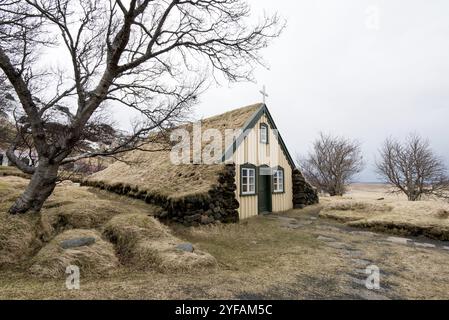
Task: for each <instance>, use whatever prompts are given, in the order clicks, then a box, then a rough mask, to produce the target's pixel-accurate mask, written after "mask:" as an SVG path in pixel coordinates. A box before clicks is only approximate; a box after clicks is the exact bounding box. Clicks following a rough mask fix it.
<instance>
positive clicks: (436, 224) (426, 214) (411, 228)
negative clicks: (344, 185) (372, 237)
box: [320, 193, 449, 240]
mask: <svg viewBox="0 0 449 320" xmlns="http://www.w3.org/2000/svg"><path fill="white" fill-rule="evenodd" d="M378 196H381V194H377V193H375V194H373V195H372V196H371V198H368V197H366V199H364V200H363V201H362V200H357V201H354V200H352V199H344V198H340V199H334V198H330V199H326V200H327V203H326V204H325V206H324V208H323V209H322V210H321V212H320V217H323V218H330V219H334V220H338V221H341V222H344V223H346V224H347V225H349V226H351V227H357V228H366V229H371V230H373V231H380V232H385V233H390V234H397V235H402V236H426V237H429V238H433V239H437V240H449V205H448V204H447V203H445V202H444V201H439V200H435V199H429V200H423V201H416V202H411V201H406V200H403V199H401V198H393V197H392V196H385V198H384V200H383V201H382V202H379V201H377V200H375V197H378ZM360 198H361V197H360Z"/></svg>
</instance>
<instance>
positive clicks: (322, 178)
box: [298, 133, 364, 196]
mask: <svg viewBox="0 0 449 320" xmlns="http://www.w3.org/2000/svg"><path fill="white" fill-rule="evenodd" d="M298 162H299V166H300V168H301V170H302V172H303V174H304V176H305V178H306V179H307V180H308V181H309V182H310V183H311V184H312V185H313V186H314V187H316V188H317V189H318V190H320V191H324V192H327V193H329V194H330V195H331V196H337V195H340V196H341V195H343V194H344V193H345V191H346V187H347V185H348V184H349V183H350V181H351V179H352V178H353V177H354V175H356V174H357V173H359V172H360V171H361V170H362V169H363V167H364V162H363V158H362V152H361V148H360V144H359V143H358V142H357V141H353V140H349V139H346V138H342V137H337V136H331V135H326V134H323V133H321V134H320V137H319V138H318V139H317V140H316V141H315V142H314V143H313V150H312V151H311V152H309V154H308V156H307V157H306V158H304V159H298Z"/></svg>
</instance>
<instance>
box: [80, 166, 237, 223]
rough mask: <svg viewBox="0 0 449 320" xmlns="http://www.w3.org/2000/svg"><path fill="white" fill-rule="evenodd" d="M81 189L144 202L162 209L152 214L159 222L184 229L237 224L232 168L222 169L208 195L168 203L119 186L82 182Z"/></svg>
mask: <svg viewBox="0 0 449 320" xmlns="http://www.w3.org/2000/svg"><path fill="white" fill-rule="evenodd" d="M81 185H84V186H92V187H96V188H100V189H104V190H108V191H111V192H114V193H117V194H121V195H126V196H128V197H132V198H136V199H140V200H144V201H145V202H147V203H150V204H154V205H157V206H160V207H162V210H161V211H160V212H158V213H157V214H156V217H157V218H159V219H160V220H165V221H174V222H178V223H182V224H184V225H186V226H196V225H200V224H210V223H214V222H216V221H220V222H224V223H231V222H237V221H238V220H239V214H238V211H237V209H238V208H239V203H238V201H237V199H236V198H235V190H236V189H237V186H236V184H235V165H233V164H230V165H226V166H225V168H224V170H223V172H221V173H220V174H219V175H218V181H217V183H216V184H215V185H214V186H213V187H212V188H211V190H209V192H208V194H199V195H192V196H187V197H184V198H181V199H168V198H166V197H163V196H160V195H153V194H151V193H148V192H144V191H139V190H138V189H133V188H131V187H129V186H124V185H121V184H118V185H114V186H108V185H105V184H104V183H102V182H92V181H88V180H85V181H82V182H81Z"/></svg>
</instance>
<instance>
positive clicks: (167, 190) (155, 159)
mask: <svg viewBox="0 0 449 320" xmlns="http://www.w3.org/2000/svg"><path fill="white" fill-rule="evenodd" d="M260 107H261V105H260V104H256V105H251V106H248V107H244V108H241V109H237V110H233V111H230V112H227V113H225V114H222V115H219V116H215V117H212V118H208V119H204V120H202V121H201V124H202V130H203V131H204V130H207V129H217V130H220V131H221V132H222V133H223V137H224V130H225V129H239V128H242V127H243V126H244V124H245V122H246V121H247V120H248V119H249V118H250V116H251V115H252V114H254V113H255V112H256V111H257V110H258V109H259V108H260ZM184 127H185V128H186V129H187V130H189V131H191V125H188V126H184ZM223 140H224V139H223ZM223 143H224V141H223ZM146 149H147V150H155V149H158V147H157V146H154V145H149V146H147V147H146ZM124 160H125V162H115V163H114V164H112V165H110V166H109V167H108V168H107V169H105V170H103V171H101V172H98V173H95V174H94V175H92V176H91V177H89V178H88V180H89V182H91V183H92V182H95V183H103V184H105V185H106V186H110V187H112V186H117V185H121V186H123V187H129V188H130V189H135V190H138V191H140V192H147V193H150V194H152V195H158V196H163V197H166V198H172V199H179V198H184V197H186V196H190V195H201V194H206V193H207V192H208V191H209V190H210V188H211V186H212V185H214V184H215V183H216V182H217V175H218V173H219V172H221V171H222V170H223V166H222V165H174V164H173V163H172V162H171V161H170V152H169V151H146V152H145V151H140V150H136V151H132V152H129V153H128V154H126V155H125V156H124Z"/></svg>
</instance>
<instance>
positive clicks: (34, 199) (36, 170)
mask: <svg viewBox="0 0 449 320" xmlns="http://www.w3.org/2000/svg"><path fill="white" fill-rule="evenodd" d="M249 14H250V9H249V6H248V5H247V4H246V3H245V2H244V1H242V0H193V1H192V0H170V1H169V0H129V1H126V2H124V1H121V0H109V1H108V0H76V1H74V0H39V1H37V0H20V1H18V0H0V68H1V70H2V71H3V73H4V75H5V76H6V77H7V79H8V81H9V83H10V85H11V86H12V87H13V89H14V92H15V95H16V97H17V101H19V102H20V106H21V110H19V111H21V113H19V117H18V118H20V119H23V120H24V121H23V122H22V123H21V124H20V127H21V129H20V131H21V132H28V133H29V134H30V135H31V137H32V142H33V147H34V148H35V150H36V152H37V154H38V157H39V160H38V164H37V165H36V166H34V167H33V166H27V165H24V164H23V163H21V162H20V161H19V159H17V157H16V156H15V155H14V149H15V148H16V144H14V143H13V144H12V145H11V148H9V150H8V157H9V158H10V160H11V162H12V163H13V164H14V165H15V166H17V167H18V168H19V169H21V170H22V171H24V172H27V173H30V174H32V178H31V181H30V184H29V185H28V187H27V188H26V190H25V192H24V193H23V194H22V195H21V196H20V197H19V198H18V199H17V201H16V202H15V203H14V205H13V206H12V207H11V208H10V210H9V212H10V213H11V214H16V213H24V212H27V211H29V210H31V211H39V210H40V209H41V207H42V205H43V203H44V201H45V200H46V199H47V198H48V196H49V195H50V194H51V193H52V192H53V190H54V187H55V182H56V179H57V173H58V169H59V167H60V166H61V165H64V164H67V163H70V162H73V161H77V160H79V159H81V158H88V157H95V156H107V155H115V154H118V153H122V152H124V151H128V150H131V149H133V148H138V147H139V146H140V145H141V144H142V143H143V141H144V138H145V137H147V136H148V135H149V134H150V133H152V132H154V131H155V130H163V129H164V128H169V127H172V126H173V125H174V124H176V123H178V122H179V120H180V119H182V118H183V117H184V116H185V114H186V112H187V111H188V110H189V108H190V107H191V106H192V104H194V103H195V101H196V100H197V96H198V94H199V93H201V92H202V91H203V88H204V83H205V81H206V79H207V78H208V76H210V75H215V73H216V72H218V73H219V74H222V75H224V76H225V77H226V78H227V79H228V80H230V81H239V80H251V76H252V70H253V68H254V66H255V65H256V64H261V63H263V61H262V60H261V57H260V50H261V49H263V48H265V47H266V46H267V45H268V42H269V40H270V39H271V38H273V37H276V36H278V35H279V33H280V32H281V30H282V28H283V25H282V24H280V23H279V18H278V17H277V16H276V15H274V16H272V17H265V18H264V19H262V20H261V21H260V22H259V23H258V24H256V25H255V26H250V25H249V24H248V23H247V22H246V19H247V17H248V16H249ZM61 47H63V48H64V49H65V52H64V53H63V54H61V51H60V50H59V49H60V48H61ZM55 48H56V49H58V50H59V51H58V50H56V51H55V52H57V53H59V55H58V58H59V59H61V60H64V58H67V59H66V60H64V63H60V64H58V65H55V64H50V63H48V62H47V63H46V61H45V58H46V57H48V55H45V54H44V52H46V51H51V50H54V49H55ZM67 66H69V67H67ZM113 104H115V105H120V106H122V107H126V108H129V110H130V112H136V113H138V114H140V116H139V118H140V121H139V122H138V124H137V125H135V129H134V131H133V134H132V135H129V136H127V138H126V139H123V141H122V143H120V144H119V145H115V146H114V147H113V148H111V149H107V150H106V149H105V150H102V151H100V152H98V151H96V152H93V153H92V152H86V153H81V154H78V153H74V150H75V149H76V147H77V146H78V145H79V142H80V141H81V140H82V139H83V136H84V134H85V131H86V128H89V126H90V122H91V121H92V119H93V118H94V117H95V115H96V114H97V113H98V111H99V110H100V109H103V110H106V112H107V113H109V114H111V113H112V112H113V111H112V110H111V109H110V108H111V105H113ZM55 123H58V124H59V127H58V130H53V129H54V124H55Z"/></svg>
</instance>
